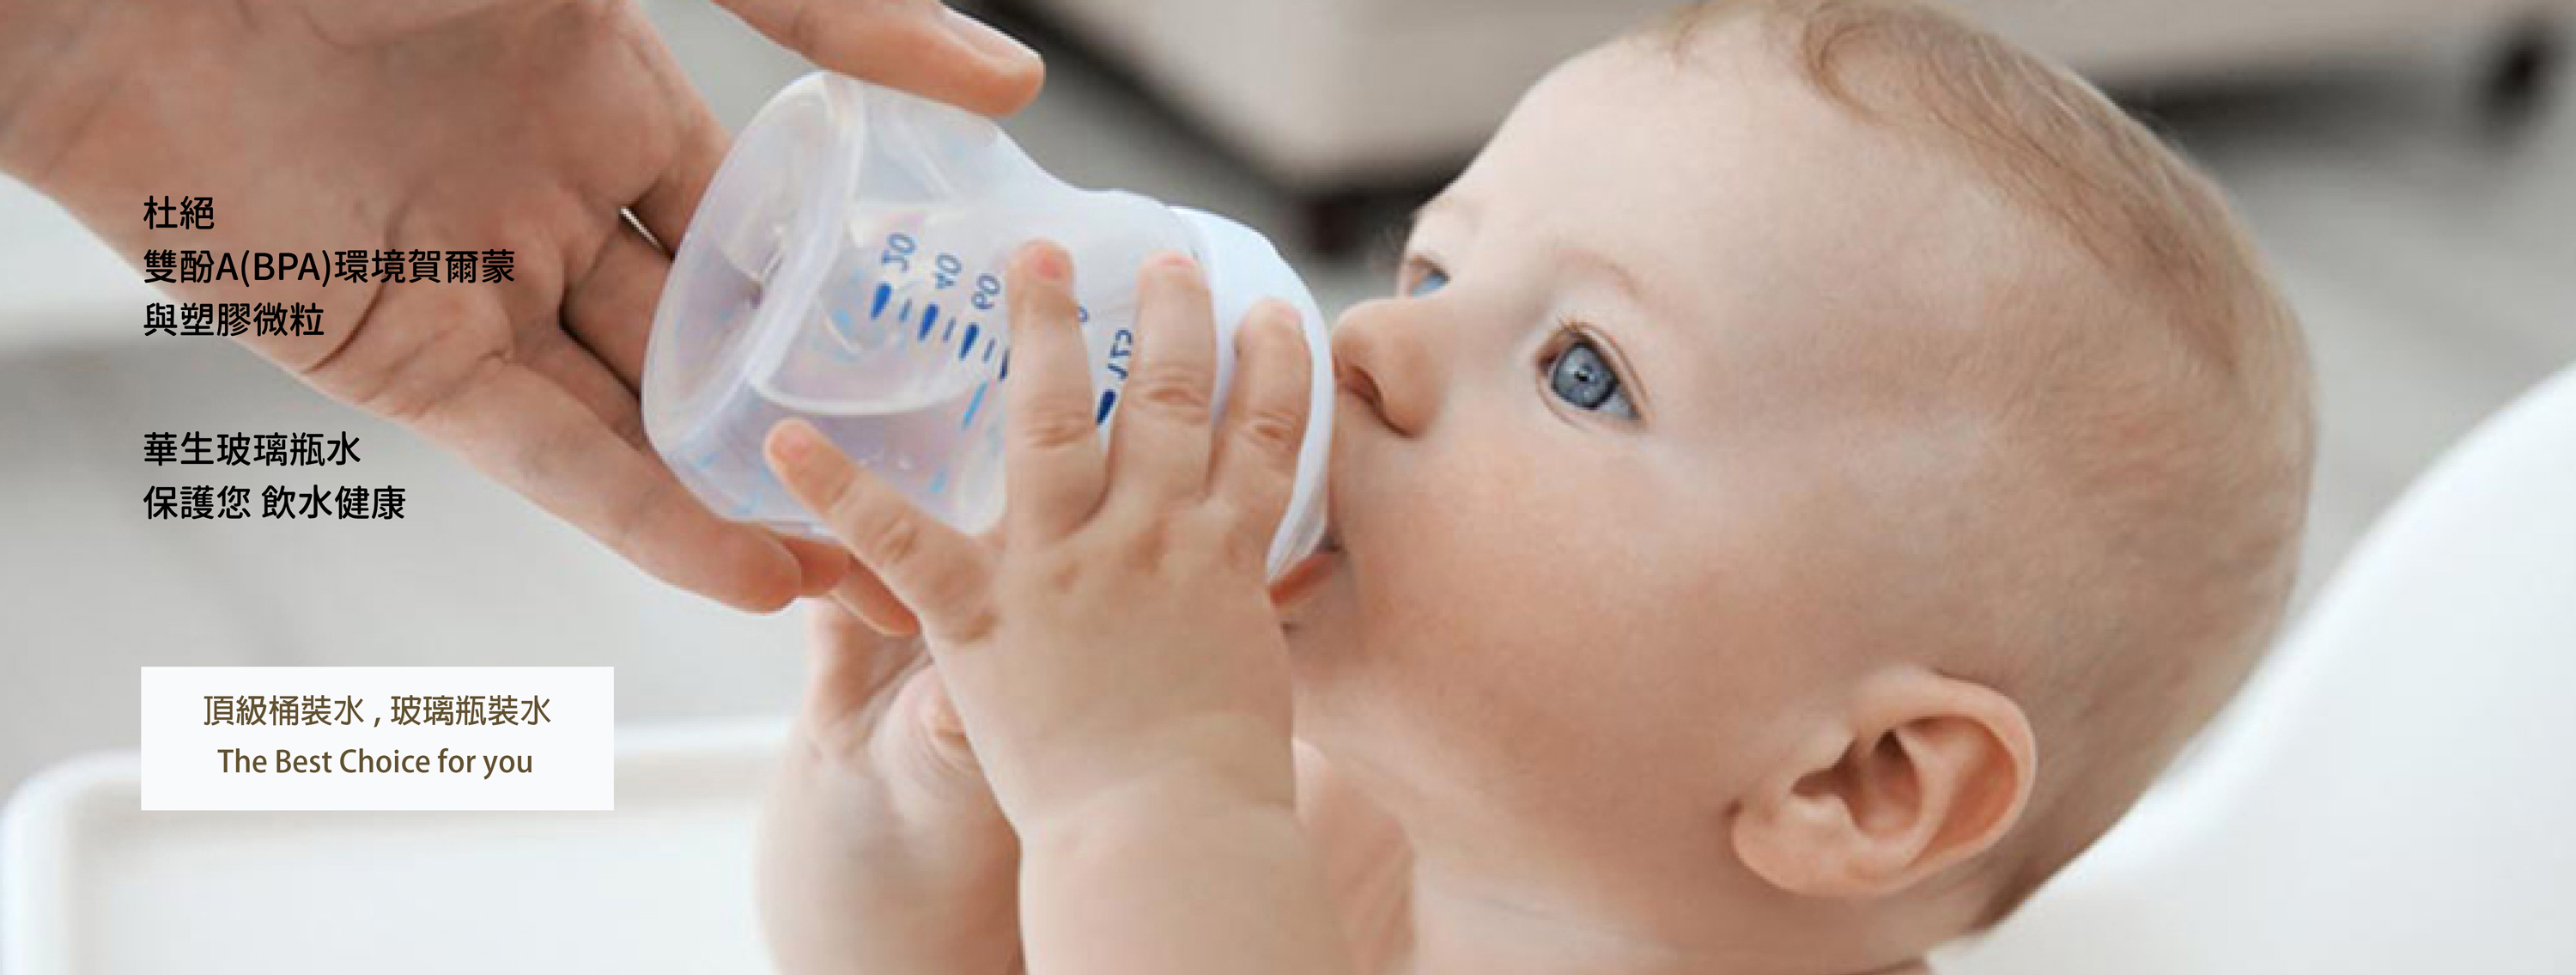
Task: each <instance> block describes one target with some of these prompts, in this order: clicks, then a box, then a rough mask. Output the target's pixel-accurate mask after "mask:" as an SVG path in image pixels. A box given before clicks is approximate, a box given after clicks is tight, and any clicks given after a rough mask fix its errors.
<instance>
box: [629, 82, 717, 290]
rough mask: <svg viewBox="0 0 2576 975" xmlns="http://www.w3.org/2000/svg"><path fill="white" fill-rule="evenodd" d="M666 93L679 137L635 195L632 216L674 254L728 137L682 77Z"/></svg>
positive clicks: (705, 189)
mask: <svg viewBox="0 0 2576 975" xmlns="http://www.w3.org/2000/svg"><path fill="white" fill-rule="evenodd" d="M667 97H668V98H669V99H670V100H671V101H672V102H673V103H674V106H673V108H672V111H674V112H676V113H677V117H676V118H675V119H673V125H674V130H675V133H676V138H677V140H678V142H677V145H675V146H674V147H673V148H672V150H671V158H670V161H669V162H666V163H664V164H663V166H662V172H661V173H660V174H659V175H657V176H655V177H654V179H653V185H652V186H649V187H646V188H645V190H644V195H643V196H641V197H638V198H636V200H635V205H634V207H633V209H634V211H635V219H636V221H637V222H638V223H641V224H643V225H644V229H645V231H646V232H648V233H651V234H652V235H653V239H654V240H655V241H658V242H660V244H661V245H662V247H661V249H662V250H663V251H665V252H673V253H676V252H677V251H679V249H680V238H681V237H684V236H686V235H687V234H688V232H689V218H690V217H692V216H695V215H696V214H697V212H698V200H699V198H700V197H704V196H706V195H707V184H708V183H711V182H714V181H715V178H716V167H718V166H720V165H723V163H724V157H725V150H726V148H727V147H728V146H729V145H731V144H732V141H733V140H732V137H731V136H730V135H729V134H727V133H726V132H725V129H724V124H723V123H721V122H718V121H716V116H715V112H714V111H712V110H710V109H708V108H707V103H706V101H705V100H704V99H701V98H699V97H698V93H697V91H696V90H694V89H691V88H690V87H688V84H687V82H686V81H685V80H683V81H681V82H680V83H679V85H678V86H677V90H675V91H671V92H669V93H668V95H667Z"/></svg>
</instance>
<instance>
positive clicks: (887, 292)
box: [868, 283, 894, 318]
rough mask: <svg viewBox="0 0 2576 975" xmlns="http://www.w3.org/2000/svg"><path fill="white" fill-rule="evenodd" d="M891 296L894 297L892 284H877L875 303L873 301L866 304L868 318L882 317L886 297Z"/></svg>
mask: <svg viewBox="0 0 2576 975" xmlns="http://www.w3.org/2000/svg"><path fill="white" fill-rule="evenodd" d="M892 297H894V286H893V285H889V284H883V283H880V284H878V285H877V300H876V303H875V304H872V305H869V306H868V317H869V318H881V317H884V315H885V305H886V299H888V298H892Z"/></svg>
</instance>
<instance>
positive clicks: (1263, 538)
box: [770, 244, 1309, 839]
mask: <svg viewBox="0 0 2576 975" xmlns="http://www.w3.org/2000/svg"><path fill="white" fill-rule="evenodd" d="M1011 275H1012V280H1011V281H1010V283H1009V285H1008V291H1009V293H1010V296H1011V299H1010V311H1011V320H1010V321H1011V342H1012V350H1011V351H1012V355H1013V357H1014V360H1015V363H1016V375H1015V378H1017V379H1019V382H1017V383H1012V384H1009V385H1007V386H1006V387H1005V392H1006V395H1007V397H1008V399H1007V400H1006V403H1007V408H1008V412H1007V414H1006V415H1005V418H1004V424H1005V435H1006V437H1007V439H1006V442H1005V445H1004V448H1003V449H1004V451H1005V455H1004V472H1005V477H1006V479H1007V490H1008V495H1009V502H1008V505H1007V508H1006V511H1005V514H1004V516H1003V517H1004V521H1003V524H1002V528H1001V531H1000V532H999V533H998V534H997V535H996V536H995V537H994V538H992V539H990V540H986V541H979V540H976V539H971V538H968V537H967V536H965V535H962V534H960V533H958V532H957V531H955V530H953V529H951V528H949V527H948V526H946V525H944V524H941V523H940V522H938V521H936V520H933V519H932V518H931V517H930V516H928V515H926V514H924V513H922V512H921V511H920V510H919V509H917V508H915V507H914V506H913V505H912V504H911V503H909V502H908V501H907V500H905V498H904V497H903V496H902V495H901V494H899V493H897V492H896V491H895V490H893V489H892V488H890V487H888V486H887V485H885V484H884V483H883V482H881V481H879V480H877V479H876V478H874V477H873V476H871V475H869V474H868V473H867V472H866V471H864V470H862V469H861V468H859V467H856V466H854V465H852V464H851V463H850V462H849V461H848V460H847V459H845V458H843V457H842V456H841V455H840V454H839V452H837V451H835V450H833V449H832V448H831V447H830V446H829V444H828V443H827V442H826V441H824V440H823V439H822V438H821V437H820V436H819V435H817V434H816V433H815V432H814V431H813V430H812V429H811V428H809V427H805V426H803V425H802V424H795V423H790V424H784V425H782V426H781V427H780V428H779V429H778V430H777V431H776V432H775V433H774V434H773V435H772V437H771V439H770V452H771V458H772V460H771V462H772V463H773V464H774V465H775V466H776V467H777V468H778V471H779V474H780V477H781V479H782V480H783V481H784V482H785V483H786V484H787V485H788V486H789V488H790V489H791V490H792V491H794V492H795V493H796V495H797V496H798V497H799V499H801V500H802V501H803V502H804V503H805V504H806V505H808V506H810V507H812V508H813V509H814V510H815V511H817V512H818V513H820V514H821V515H822V517H823V520H824V522H825V523H826V524H828V525H830V526H831V527H832V529H833V531H834V533H835V534H837V535H838V536H839V537H840V538H841V540H842V541H843V542H845V543H847V544H849V545H850V546H851V550H852V551H853V552H854V553H855V554H856V555H857V556H858V557H859V560H860V561H861V562H863V563H864V564H865V565H866V566H867V567H868V568H869V569H871V570H873V571H874V573H875V575H876V576H877V577H878V578H880V579H883V580H884V583H885V585H886V586H887V587H888V588H889V589H890V590H892V592H893V594H894V595H895V596H896V597H897V598H899V599H900V600H901V601H902V602H903V604H904V605H905V606H906V607H907V608H908V609H909V610H910V612H911V615H912V616H913V617H915V618H917V619H918V620H919V622H920V624H921V627H922V631H923V633H924V634H925V636H926V637H927V638H928V642H929V645H930V649H931V652H932V654H933V655H934V656H935V657H937V659H938V661H939V670H940V673H941V676H942V677H943V678H944V679H945V680H946V681H947V682H948V687H949V688H950V689H951V690H952V691H954V692H955V694H956V700H957V706H958V710H959V712H960V713H961V715H962V717H963V719H964V723H965V726H966V728H967V730H968V732H969V734H970V736H971V737H972V738H973V739H974V741H975V744H976V750H977V752H978V753H979V754H981V756H982V757H983V760H984V768H985V769H986V771H987V772H988V773H989V774H990V775H991V776H992V782H993V787H994V791H995V792H996V794H997V795H998V796H999V797H1000V801H1001V805H1002V808H1003V810H1004V811H1005V812H1006V813H1007V814H1008V815H1009V816H1010V818H1011V820H1012V822H1013V823H1014V824H1015V825H1017V826H1018V827H1019V828H1020V831H1021V834H1022V837H1023V839H1027V838H1028V837H1029V835H1030V831H1031V827H1032V825H1033V824H1036V823H1040V822H1043V821H1046V820H1048V819H1049V818H1051V817H1054V816H1056V815H1058V814H1060V813H1066V812H1070V811H1073V810H1076V809H1083V808H1086V807H1089V806H1090V804H1092V803H1095V802H1099V801H1102V800H1110V799H1113V798H1115V797H1118V796H1121V795H1126V796H1132V797H1134V798H1136V799H1137V800H1140V801H1146V802H1161V801H1167V800H1169V799H1172V798H1176V797H1185V798H1187V799H1190V800H1200V799H1208V798H1219V797H1221V798H1224V799H1228V800H1237V799H1249V800H1254V801H1257V802H1260V803H1264V804H1272V803H1275V804H1276V805H1277V806H1278V807H1280V808H1283V809H1284V808H1286V807H1287V806H1288V805H1289V804H1290V803H1291V801H1292V799H1293V791H1294V789H1293V782H1292V779H1293V772H1292V769H1291V760H1290V750H1289V744H1288V740H1289V739H1288V733H1289V690H1288V675H1287V661H1286V656H1285V655H1286V652H1287V650H1286V643H1285V641H1284V638H1283V637H1282V635H1281V632H1280V625H1279V619H1278V615H1277V613H1276V611H1275V610H1274V608H1273V607H1272V605H1271V601H1270V597H1269V591H1268V587H1267V580H1266V578H1265V574H1264V566H1263V557H1264V555H1265V554H1266V550H1267V548H1268V545H1269V542H1270V537H1271V534H1272V530H1273V528H1274V527H1275V526H1276V525H1277V524H1278V522H1279V519H1280V515H1281V513H1282V512H1283V511H1284V510H1285V509H1286V507H1287V501H1288V496H1289V490H1290V488H1291V486H1292V483H1293V481H1294V474H1295V470H1296V459H1297V446H1298V443H1299V441H1300V439H1301V437H1302V435H1303V432H1304V429H1305V422H1306V405H1307V397H1308V392H1307V390H1308V385H1307V380H1308V368H1309V366H1308V364H1307V361H1306V354H1305V347H1304V340H1303V338H1302V337H1301V336H1300V335H1299V333H1298V332H1297V330H1296V327H1295V322H1296V312H1295V311H1294V310H1292V309H1290V308H1288V307H1287V306H1285V305H1282V304H1279V303H1277V302H1268V303H1264V305H1262V306H1260V307H1257V308H1255V309H1254V310H1253V312H1252V313H1251V314H1250V315H1249V316H1248V318H1247V320H1246V322H1245V323H1244V326H1243V329H1242V331H1241V333H1240V336H1239V340H1238V343H1237V347H1238V349H1240V351H1241V353H1242V369H1241V372H1240V375H1239V378H1238V381H1237V382H1236V383H1235V384H1234V390H1233V399H1232V401H1231V402H1230V403H1229V404H1228V405H1227V408H1226V409H1225V411H1224V422H1223V424H1222V425H1221V426H1219V425H1217V424H1215V423H1213V422H1212V419H1211V409H1210V407H1211V399H1212V396H1213V387H1214V385H1215V374H1216V362H1217V355H1216V343H1215V340H1214V332H1213V329H1212V327H1211V325H1210V322H1209V303H1208V294H1207V290H1206V285H1205V283H1204V281H1203V280H1202V279H1201V277H1200V275H1199V273H1198V269H1197V268H1196V267H1195V266H1194V265H1193V264H1191V263H1190V262H1189V260H1188V259H1186V258H1183V257H1179V256H1177V255H1172V256H1165V257H1160V258H1157V259H1155V260H1153V261H1150V262H1148V263H1147V265H1146V267H1145V269H1144V271H1143V273H1142V277H1141V280H1140V282H1139V285H1138V302H1137V303H1138V312H1137V325H1136V328H1137V338H1136V346H1137V356H1136V359H1135V372H1134V377H1133V378H1132V379H1131V380H1130V381H1129V382H1128V384H1127V387H1126V389H1125V395H1124V400H1125V404H1126V405H1125V407H1124V408H1123V409H1122V410H1121V411H1120V412H1119V414H1118V417H1117V423H1116V426H1115V429H1114V442H1113V443H1111V444H1110V445H1109V447H1108V448H1107V449H1106V450H1104V449H1103V448H1102V445H1101V443H1100V438H1099V436H1098V433H1097V431H1096V429H1095V426H1094V421H1093V413H1092V410H1093V396H1092V389H1091V385H1090V383H1089V381H1088V378H1087V377H1088V375H1089V368H1088V365H1087V363H1086V362H1085V355H1084V346H1083V340H1082V335H1081V332H1080V331H1079V330H1078V328H1077V326H1076V324H1075V319H1076V314H1075V307H1074V300H1073V296H1072V292H1071V279H1072V267H1071V263H1070V261H1069V260H1068V258H1067V257H1066V256H1065V254H1064V252H1063V251H1062V250H1061V249H1058V248H1056V247H1054V246H1052V245H1046V244H1039V245H1033V246H1031V247H1029V248H1026V249H1024V250H1023V251H1022V252H1021V254H1020V255H1019V256H1018V257H1017V259H1015V260H1014V261H1013V264H1012V271H1011ZM1173 790H1182V791H1180V792H1175V791H1173ZM1148 796H1152V797H1153V798H1147V797H1148Z"/></svg>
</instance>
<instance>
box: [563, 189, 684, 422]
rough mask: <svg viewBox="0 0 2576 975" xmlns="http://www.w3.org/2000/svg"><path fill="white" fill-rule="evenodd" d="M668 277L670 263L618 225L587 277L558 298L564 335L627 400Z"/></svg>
mask: <svg viewBox="0 0 2576 975" xmlns="http://www.w3.org/2000/svg"><path fill="white" fill-rule="evenodd" d="M670 276H671V259H670V258H669V257H666V256H664V255H663V254H662V252H661V251H660V250H658V249H656V248H654V246H653V244H652V242H650V241H647V240H645V239H644V236H643V235H642V234H638V233H636V232H635V230H634V228H632V227H627V226H623V225H621V226H619V227H618V228H617V229H616V230H614V231H611V232H610V233H609V235H608V240H607V242H606V243H603V244H601V245H600V247H599V254H598V256H597V257H594V258H592V260H591V264H590V270H589V272H588V273H585V274H583V275H582V276H581V278H580V279H579V280H576V281H574V282H572V286H571V287H570V288H569V289H567V290H566V291H565V294H564V306H563V318H564V329H565V331H568V332H571V333H572V336H573V337H574V338H575V339H579V340H580V341H581V344H582V346H583V347H585V348H588V349H589V350H590V351H591V353H592V354H593V355H596V356H598V357H599V361H600V362H601V363H603V364H605V365H607V366H608V368H609V370H610V371H612V372H614V373H616V375H617V379H618V381H619V382H622V383H625V384H626V389H627V391H628V393H627V395H628V397H629V398H630V399H631V398H633V396H634V391H635V390H639V389H642V388H643V378H644V346H645V343H646V341H647V340H649V339H651V338H652V335H653V308H654V306H655V305H656V304H658V303H659V302H660V301H661V300H662V282H663V281H664V280H665V279H667V278H669V277H670Z"/></svg>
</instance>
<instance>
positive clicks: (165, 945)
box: [0, 722, 781, 975]
mask: <svg viewBox="0 0 2576 975" xmlns="http://www.w3.org/2000/svg"><path fill="white" fill-rule="evenodd" d="M780 734H781V728H780V726H779V725H777V724H776V723H771V722H750V723H728V724H706V725H693V726H670V727H666V728H665V729H663V730H662V731H659V732H637V731H633V730H628V731H626V732H624V733H622V734H621V735H620V736H619V737H620V738H621V739H622V740H621V741H620V743H619V751H620V758H619V762H618V783H617V811H616V812H614V813H376V814H352V813H144V812H137V811H136V809H135V803H136V801H137V799H138V793H137V784H136V780H135V770H134V762H133V758H132V757H131V756H130V755H112V756H103V757H95V758H89V759H84V760H81V761H79V762H75V763H72V764H69V765H65V766H62V767H59V768H57V769H54V770H53V771H51V772H49V773H47V774H45V775H43V776H40V777H38V778H37V779H35V780H32V781H31V782H30V783H29V784H28V785H27V787H26V788H25V790H24V791H22V792H21V793H20V794H19V795H18V797H17V798H16V799H15V800H14V801H13V802H12V803H11V805H10V807H9V809H8V812H7V814H6V816H5V818H0V860H5V861H6V862H7V863H8V870H7V872H6V873H5V874H0V971H6V972H9V973H11V975H72V973H80V975H123V973H138V975H140V973H153V975H167V973H174V972H186V973H189V975H234V973H239V975H297V973H316V975H319V973H340V972H367V973H370V975H454V973H456V972H479V971H508V972H530V973H537V972H628V973H656V972H669V973H674V975H683V973H685V975H704V973H710V972H751V971H762V970H765V968H764V967H763V965H762V964H761V959H762V957H763V956H762V954H761V948H760V942H759V932H758V929H757V928H756V927H755V920H754V917H753V915H752V902H751V896H750V894H751V871H750V856H751V843H752V820H751V816H752V812H753V803H754V797H756V796H757V795H758V794H759V787H760V781H761V777H762V776H763V775H764V774H766V771H767V768H768V761H769V756H770V754H771V752H772V751H773V750H774V748H775V746H776V744H777V742H778V740H779V736H780Z"/></svg>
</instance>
